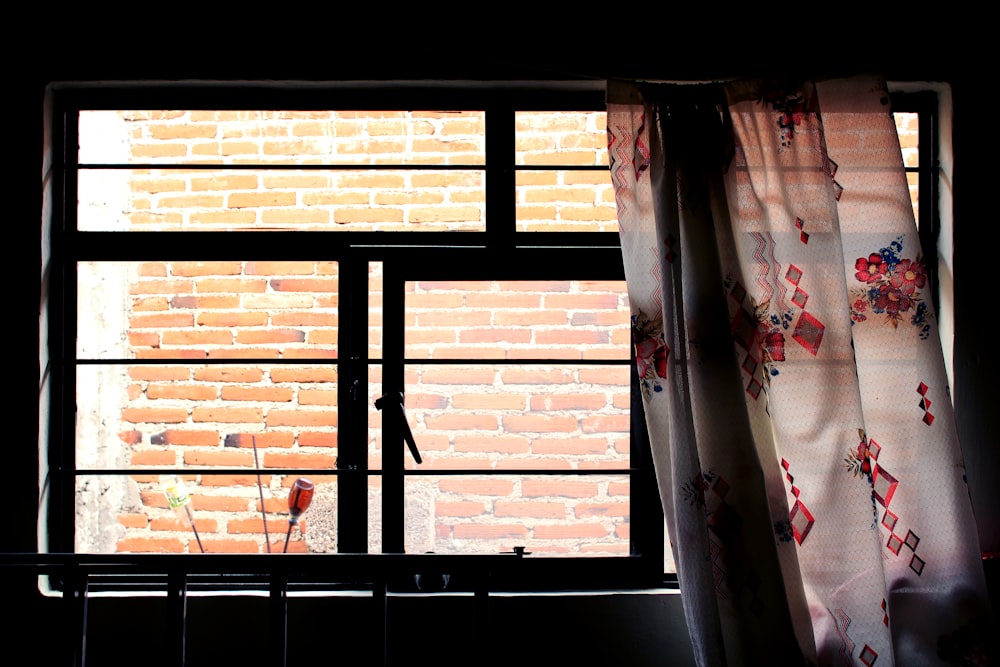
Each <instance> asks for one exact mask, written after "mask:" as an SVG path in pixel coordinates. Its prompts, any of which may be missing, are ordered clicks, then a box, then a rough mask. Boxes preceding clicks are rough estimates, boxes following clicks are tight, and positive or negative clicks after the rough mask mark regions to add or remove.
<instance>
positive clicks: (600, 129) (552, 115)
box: [514, 111, 608, 166]
mask: <svg viewBox="0 0 1000 667" xmlns="http://www.w3.org/2000/svg"><path fill="white" fill-rule="evenodd" d="M607 120H608V115H607V113H606V112H604V111H518V112H516V113H515V115H514V122H515V135H514V140H515V148H514V159H515V164H517V165H528V166H531V165H555V166H594V165H603V166H607V165H608V122H607Z"/></svg>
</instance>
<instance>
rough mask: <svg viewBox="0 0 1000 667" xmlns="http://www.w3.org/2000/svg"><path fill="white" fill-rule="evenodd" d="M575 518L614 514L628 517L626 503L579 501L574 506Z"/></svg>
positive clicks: (627, 505) (628, 508)
mask: <svg viewBox="0 0 1000 667" xmlns="http://www.w3.org/2000/svg"><path fill="white" fill-rule="evenodd" d="M574 511H575V512H576V516H577V518H581V519H583V518H586V517H600V516H614V517H628V516H629V513H630V507H629V504H628V503H580V504H579V505H577V506H576V507H575V508H574Z"/></svg>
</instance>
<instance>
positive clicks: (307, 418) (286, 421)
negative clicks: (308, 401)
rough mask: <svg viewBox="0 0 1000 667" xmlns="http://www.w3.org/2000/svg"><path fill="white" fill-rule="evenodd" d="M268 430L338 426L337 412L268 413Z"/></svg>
mask: <svg viewBox="0 0 1000 667" xmlns="http://www.w3.org/2000/svg"><path fill="white" fill-rule="evenodd" d="M266 425H267V427H268V428H273V427H276V426H336V425H337V412H336V411H335V410H277V409H273V410H270V411H269V412H268V413H267V422H266Z"/></svg>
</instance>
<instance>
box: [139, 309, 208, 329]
mask: <svg viewBox="0 0 1000 667" xmlns="http://www.w3.org/2000/svg"><path fill="white" fill-rule="evenodd" d="M193 324H194V314H193V313H157V314H156V315H134V314H133V315H132V316H131V317H130V318H129V328H130V329H165V328H169V327H190V326H192V325H193Z"/></svg>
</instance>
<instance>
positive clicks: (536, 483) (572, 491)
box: [521, 479, 597, 498]
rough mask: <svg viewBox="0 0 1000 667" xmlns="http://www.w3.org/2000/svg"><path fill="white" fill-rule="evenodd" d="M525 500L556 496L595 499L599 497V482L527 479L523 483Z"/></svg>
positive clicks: (522, 489) (522, 490)
mask: <svg viewBox="0 0 1000 667" xmlns="http://www.w3.org/2000/svg"><path fill="white" fill-rule="evenodd" d="M521 495H523V496H524V497H525V498H538V497H544V496H556V497H566V498H593V497H595V496H596V495H597V482H570V481H565V480H555V479H544V480H536V479H526V480H524V481H523V482H522V483H521Z"/></svg>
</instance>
